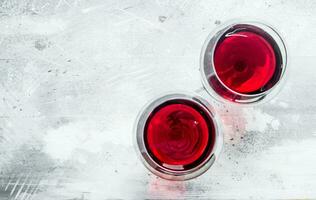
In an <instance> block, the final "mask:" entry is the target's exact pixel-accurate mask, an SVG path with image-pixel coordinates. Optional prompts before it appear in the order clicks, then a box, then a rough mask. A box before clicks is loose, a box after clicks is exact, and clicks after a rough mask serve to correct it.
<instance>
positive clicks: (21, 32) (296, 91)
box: [0, 0, 316, 200]
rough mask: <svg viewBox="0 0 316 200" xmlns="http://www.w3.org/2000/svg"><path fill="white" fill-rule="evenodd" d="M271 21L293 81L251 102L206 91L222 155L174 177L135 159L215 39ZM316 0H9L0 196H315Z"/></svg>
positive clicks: (2, 44)
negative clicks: (138, 128) (151, 116)
mask: <svg viewBox="0 0 316 200" xmlns="http://www.w3.org/2000/svg"><path fill="white" fill-rule="evenodd" d="M241 17H242V18H244V19H252V18H255V19H257V20H259V21H263V22H267V23H269V24H271V25H273V26H274V27H276V28H277V29H278V31H279V32H280V33H281V34H282V36H283V38H284V40H285V41H286V44H287V48H288V50H289V58H288V60H289V65H288V67H289V68H288V71H287V76H286V79H287V80H286V82H285V85H284V87H283V88H282V90H280V93H279V94H278V95H277V96H276V97H275V98H273V99H272V100H271V101H269V102H267V103H265V104H261V105H260V104H259V105H255V106H251V107H244V106H243V107H241V106H235V105H229V104H227V103H219V102H216V101H214V100H213V99H212V98H211V97H209V96H207V95H205V97H206V98H207V99H208V101H209V102H210V103H211V104H212V105H213V106H214V108H215V110H216V112H217V114H218V116H219V117H220V118H221V121H222V131H223V134H224V136H225V137H224V138H225V139H224V140H225V144H224V147H223V151H222V154H221V157H220V158H219V160H218V162H216V164H215V165H214V166H212V168H211V169H210V170H208V171H207V172H206V173H205V174H203V175H202V176H200V177H198V178H196V179H193V180H190V181H185V182H170V181H166V180H163V179H160V178H157V177H156V176H154V175H152V174H151V173H150V172H149V171H148V170H147V169H146V168H145V167H144V166H143V164H142V163H141V161H140V159H139V158H138V156H137V154H136V151H135V148H134V145H133V142H134V140H133V139H134V137H135V133H134V132H133V125H134V122H135V118H136V116H137V114H138V112H139V110H140V109H141V108H142V107H143V105H144V104H145V103H146V102H148V101H149V100H150V99H152V98H155V97H157V95H159V94H161V93H164V92H168V91H177V90H185V91H191V92H193V91H197V90H199V89H200V88H201V87H202V83H201V79H200V73H199V55H200V50H201V47H202V44H203V43H204V40H205V38H206V37H207V35H208V34H209V33H210V32H211V31H212V30H213V29H214V28H215V27H217V26H218V25H220V24H222V23H223V22H225V21H227V20H230V19H236V18H241ZM315 35H316V1H314V0H300V1H298V0H293V1H285V0H275V1H272V0H257V1H253V0H221V1H215V0H91V1H88V0H56V1H55V0H1V1H0V102H1V103H0V199H1V200H2V199H3V200H6V199H17V200H31V199H33V200H70V199H71V200H102V199H113V198H121V199H143V198H158V199H161V198H168V199H170V198H172V199H177V198H179V199H184V198H188V199H191V198H192V199H199V198H201V199H231V198H233V199H262V198H263V199H266V198H278V199H280V198H281V199H297V198H298V199H304V198H309V199H315V198H316V190H315V188H316V172H315V169H316V123H315V121H316V106H315V102H316V90H315V88H316V82H315V80H316V68H315V67H316V51H315V47H316V37H315Z"/></svg>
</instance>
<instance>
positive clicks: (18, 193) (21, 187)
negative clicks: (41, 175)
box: [14, 174, 30, 199]
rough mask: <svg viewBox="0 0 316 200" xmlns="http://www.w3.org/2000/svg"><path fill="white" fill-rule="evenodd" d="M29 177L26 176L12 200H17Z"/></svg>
mask: <svg viewBox="0 0 316 200" xmlns="http://www.w3.org/2000/svg"><path fill="white" fill-rule="evenodd" d="M29 175H30V174H28V175H27V176H26V177H25V179H24V182H23V184H22V185H21V186H20V189H19V191H18V192H17V193H16V195H15V197H14V199H17V198H18V197H19V195H20V193H21V192H22V190H23V188H24V186H25V184H26V183H27V181H28V178H29Z"/></svg>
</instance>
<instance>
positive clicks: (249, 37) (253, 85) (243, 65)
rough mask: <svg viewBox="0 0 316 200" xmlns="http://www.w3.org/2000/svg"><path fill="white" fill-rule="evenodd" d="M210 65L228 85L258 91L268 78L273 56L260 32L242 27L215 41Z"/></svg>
mask: <svg viewBox="0 0 316 200" xmlns="http://www.w3.org/2000/svg"><path fill="white" fill-rule="evenodd" d="M214 66H215V71H216V73H217V75H218V77H219V79H220V80H221V81H222V82H223V83H224V84H225V85H226V86H227V87H228V88H230V89H231V90H233V91H236V92H239V93H243V94H248V93H253V92H256V91H260V89H261V88H263V87H264V86H265V85H266V84H267V83H268V82H269V81H270V80H271V78H272V76H273V74H274V73H275V70H276V56H275V53H274V50H273V47H272V45H271V44H270V43H269V41H267V40H266V39H265V38H264V37H263V36H261V35H259V34H257V33H254V32H250V31H245V30H242V31H239V32H238V31H237V32H232V33H230V34H226V35H225V36H224V38H222V39H221V41H220V42H219V43H218V44H217V46H216V48H215V53H214Z"/></svg>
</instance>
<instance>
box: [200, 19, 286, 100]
mask: <svg viewBox="0 0 316 200" xmlns="http://www.w3.org/2000/svg"><path fill="white" fill-rule="evenodd" d="M236 25H250V26H254V27H256V28H258V29H260V30H262V31H264V32H265V33H266V34H268V35H269V36H270V37H272V38H273V40H274V41H275V43H276V45H277V46H278V48H279V50H280V53H281V60H282V64H281V66H280V68H281V73H280V77H279V78H278V80H277V81H276V83H274V84H273V85H272V87H271V88H269V89H267V90H265V91H262V92H258V93H255V94H245V93H240V92H237V91H234V90H232V89H231V88H229V87H228V86H227V85H226V84H225V83H223V81H222V80H221V79H220V78H219V76H218V74H217V72H216V69H215V64H214V52H215V49H216V46H217V44H218V41H219V40H220V39H221V38H222V37H223V34H225V33H226V31H228V30H229V29H230V28H232V27H234V26H236ZM282 38H283V37H282V36H281V34H280V33H279V31H277V30H276V29H275V28H274V27H272V26H271V25H269V24H267V23H266V22H264V23H263V22H258V21H254V20H253V21H252V20H243V19H240V20H230V21H228V22H226V23H224V24H222V25H220V26H218V27H217V28H216V29H215V30H214V31H212V32H211V33H210V34H209V35H208V36H207V38H206V40H205V41H204V44H203V47H202V50H201V53H200V72H201V76H202V83H203V86H204V88H205V89H206V91H207V92H208V93H209V94H211V95H213V93H215V94H216V95H217V96H219V97H220V98H221V99H225V98H224V97H222V96H221V95H220V94H218V93H217V92H216V91H215V90H214V89H213V88H212V86H211V85H210V83H209V81H208V78H209V77H208V76H207V75H210V74H211V73H214V75H215V77H216V80H218V81H219V82H220V84H221V85H222V86H223V87H224V88H225V89H226V90H228V91H229V92H230V93H231V94H233V95H236V96H240V97H246V98H248V99H247V100H245V101H244V102H238V101H237V102H236V101H230V100H228V99H225V100H226V101H229V102H233V103H255V102H258V101H260V100H262V99H263V98H265V97H266V96H267V95H268V94H270V93H271V92H272V91H274V90H275V88H277V87H279V85H281V82H283V80H284V76H285V72H286V71H287V65H288V63H287V62H288V52H287V48H286V44H285V41H284V40H283V39H282ZM207 49H210V51H207ZM208 52H209V53H208ZM207 54H208V55H207ZM207 56H209V57H210V58H211V62H210V63H209V65H210V67H211V69H210V70H211V73H209V74H207V73H206V70H205V69H206V67H207V66H206V61H205V60H206V57H207ZM213 96H214V95H213Z"/></svg>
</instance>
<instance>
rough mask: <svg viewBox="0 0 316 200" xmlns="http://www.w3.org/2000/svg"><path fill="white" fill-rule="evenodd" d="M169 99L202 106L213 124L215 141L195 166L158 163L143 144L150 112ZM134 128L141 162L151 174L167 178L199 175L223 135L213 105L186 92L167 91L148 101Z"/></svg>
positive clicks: (216, 151)
mask: <svg viewBox="0 0 316 200" xmlns="http://www.w3.org/2000/svg"><path fill="white" fill-rule="evenodd" d="M170 100H186V101H190V102H193V103H195V104H197V105H198V106H200V107H201V108H203V110H205V111H206V114H207V115H208V116H209V117H210V119H211V120H212V121H213V124H214V130H215V134H214V136H215V138H214V139H215V141H214V146H213V148H212V149H211V151H210V153H209V154H208V155H207V156H206V157H205V159H203V161H202V162H201V163H199V164H197V166H195V167H193V168H190V169H186V170H174V169H169V168H166V167H164V166H162V165H160V164H159V163H157V162H156V161H155V160H154V159H153V158H152V157H151V156H150V154H149V152H148V150H147V148H146V145H145V140H144V131H145V125H146V122H147V119H148V117H149V115H150V113H151V112H152V111H153V110H154V109H155V108H156V107H158V106H159V105H161V104H163V103H165V102H168V101H170ZM134 129H135V130H134V132H135V133H136V137H135V138H136V141H134V143H135V145H134V146H135V147H137V149H136V151H137V153H138V154H139V156H140V158H141V160H142V162H143V164H144V165H145V167H146V168H147V169H149V171H151V172H152V173H153V174H155V175H157V176H159V177H161V178H164V179H168V180H188V179H192V178H195V177H197V176H200V175H201V174H203V173H204V172H206V171H207V170H208V169H209V168H210V167H211V166H212V165H213V163H214V162H215V160H216V159H217V156H218V155H219V153H220V151H221V148H222V144H223V136H222V133H221V131H220V124H219V120H218V119H217V117H216V115H215V112H214V110H213V107H212V106H211V105H210V104H209V103H208V102H207V101H206V100H204V99H203V98H202V97H200V96H198V95H196V94H194V95H193V94H188V93H168V94H165V95H162V96H160V97H158V98H155V99H154V100H152V101H150V102H149V103H148V104H147V105H145V106H144V108H143V109H142V110H141V111H140V113H139V115H138V117H137V119H136V124H135V127H134Z"/></svg>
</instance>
